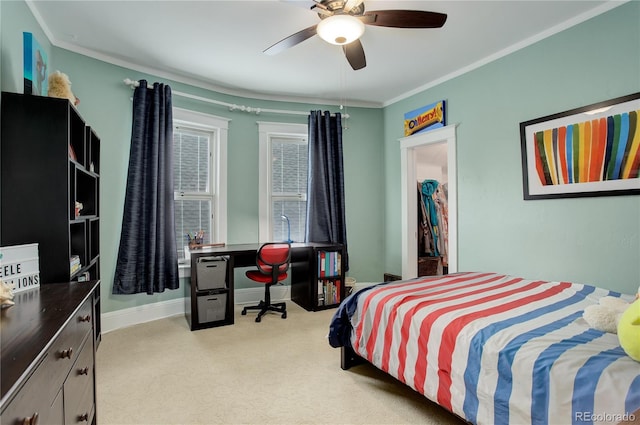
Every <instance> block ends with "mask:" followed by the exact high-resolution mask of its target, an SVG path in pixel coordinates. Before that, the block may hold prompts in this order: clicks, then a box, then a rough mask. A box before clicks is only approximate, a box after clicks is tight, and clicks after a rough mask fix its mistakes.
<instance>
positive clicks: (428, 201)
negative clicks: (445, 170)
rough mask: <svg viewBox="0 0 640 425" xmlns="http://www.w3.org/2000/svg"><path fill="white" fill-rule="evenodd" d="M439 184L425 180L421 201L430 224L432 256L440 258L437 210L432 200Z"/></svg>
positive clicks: (435, 181)
mask: <svg viewBox="0 0 640 425" xmlns="http://www.w3.org/2000/svg"><path fill="white" fill-rule="evenodd" d="M438 186H439V183H438V181H437V180H430V179H427V180H425V181H423V182H422V199H423V202H424V206H425V209H426V210H427V216H428V217H429V222H430V224H431V237H432V240H433V248H434V249H433V255H434V256H436V257H438V256H440V250H439V249H438V239H439V238H440V229H439V222H438V210H437V204H436V202H435V200H434V197H433V195H434V193H435V192H436V190H437V189H438Z"/></svg>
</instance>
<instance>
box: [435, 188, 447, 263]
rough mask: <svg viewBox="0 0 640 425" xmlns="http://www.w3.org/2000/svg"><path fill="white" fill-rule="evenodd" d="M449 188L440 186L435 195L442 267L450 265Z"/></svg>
mask: <svg viewBox="0 0 640 425" xmlns="http://www.w3.org/2000/svg"><path fill="white" fill-rule="evenodd" d="M447 193H448V190H447V187H446V184H445V185H439V186H438V188H437V189H436V191H435V192H434V194H433V200H434V202H435V204H436V211H437V214H438V223H439V226H438V230H439V235H438V236H439V238H438V252H439V253H440V256H441V257H442V265H443V266H448V265H449V205H448V201H447Z"/></svg>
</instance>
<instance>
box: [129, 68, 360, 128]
mask: <svg viewBox="0 0 640 425" xmlns="http://www.w3.org/2000/svg"><path fill="white" fill-rule="evenodd" d="M124 83H125V84H126V85H127V86H129V87H131V88H132V89H133V88H135V87H138V86H139V85H140V83H139V82H138V81H135V80H131V79H129V78H125V80H124ZM147 88H149V89H153V85H152V86H151V87H149V86H147ZM171 94H173V95H175V96H180V97H186V98H188V99H193V100H199V101H201V102H207V103H213V104H214V105H220V106H226V107H227V108H229V110H230V111H242V112H248V113H252V112H253V113H255V114H256V115H259V114H260V113H261V112H267V113H272V114H286V115H304V116H309V112H303V111H288V110H284V109H265V108H255V107H253V106H245V105H236V104H235V103H227V102H222V101H220V100H215V99H209V98H206V97H202V96H196V95H194V94H189V93H183V92H179V91H174V90H171ZM332 115H333V114H332ZM342 116H343V117H344V118H345V119H347V118H349V114H343V115H342Z"/></svg>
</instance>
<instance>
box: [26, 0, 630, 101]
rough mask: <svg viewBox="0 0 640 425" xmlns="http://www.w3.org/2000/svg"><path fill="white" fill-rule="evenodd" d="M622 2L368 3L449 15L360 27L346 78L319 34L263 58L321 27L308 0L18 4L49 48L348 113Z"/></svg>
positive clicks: (342, 63) (338, 57)
mask: <svg viewBox="0 0 640 425" xmlns="http://www.w3.org/2000/svg"><path fill="white" fill-rule="evenodd" d="M622 3H624V1H617V0H616V1H604V0H588V1H581V0H570V1H523V0H511V1H452V0H449V1H377V0H366V1H365V7H366V10H369V11H373V10H382V9H411V10H428V11H434V12H440V13H446V14H447V15H448V19H447V22H446V24H445V25H444V27H443V28H440V29H396V28H383V27H374V26H367V27H366V31H365V33H364V35H363V36H362V38H361V41H362V44H363V46H364V50H365V53H366V58H367V66H366V68H364V69H362V70H359V71H353V70H352V69H351V68H350V67H349V65H348V63H347V61H346V59H345V58H344V55H343V53H342V50H341V48H340V47H338V46H333V45H330V44H327V43H326V42H324V41H322V40H321V39H320V38H319V37H318V36H314V37H312V38H311V39H308V40H306V41H304V42H302V43H300V44H298V45H296V46H294V47H292V48H290V49H288V50H286V51H284V52H281V53H279V54H277V55H274V56H269V55H266V54H263V53H262V51H263V50H264V49H266V48H267V47H269V46H271V45H272V44H274V43H275V42H277V41H279V40H281V39H283V38H285V37H287V36H289V35H290V34H292V33H294V32H297V31H299V30H302V29H304V28H306V27H309V26H312V25H315V24H317V23H318V22H319V20H320V19H319V18H318V15H317V14H316V13H315V12H313V11H311V10H308V9H307V8H306V6H308V5H309V4H310V2H309V1H292V0H289V1H284V0H281V1H277V0H262V1H238V0H236V1H135V0H129V1H96V0H83V1H32V0H27V4H28V5H29V7H30V8H31V10H32V11H33V13H34V15H35V16H36V19H38V21H39V22H40V24H41V25H42V26H43V29H44V31H45V33H46V34H47V36H48V37H49V38H50V40H51V42H52V43H53V44H54V45H56V46H58V47H62V48H65V49H68V50H71V51H75V52H78V53H81V54H84V55H87V56H91V57H95V58H98V59H100V60H104V61H107V62H110V63H114V64H117V65H122V66H125V67H127V68H130V69H134V70H139V71H143V72H149V73H153V74H155V75H158V76H160V77H163V78H170V79H173V80H176V81H180V82H185V83H190V84H194V85H197V86H201V87H204V88H209V89H213V90H217V91H219V92H222V93H229V94H236V95H240V96H245V95H246V96H249V97H253V98H261V99H274V100H299V101H321V102H323V103H335V104H345V105H349V106H383V105H387V104H390V103H392V102H394V101H397V100H399V99H402V98H404V97H406V96H408V95H410V94H413V93H416V92H418V91H421V90H423V89H425V88H427V87H429V86H431V85H434V84H436V83H438V82H441V81H444V80H446V79H448V78H451V77H452V76H455V75H459V74H460V73H463V72H465V71H468V70H470V69H473V68H475V67H477V66H479V65H482V64H484V63H487V62H489V61H491V60H493V59H496V58H499V57H501V56H503V55H505V54H507V53H510V52H512V51H514V50H517V49H518V48H521V47H524V46H526V45H529V44H531V43H533V42H535V41H537V40H540V39H542V38H544V37H547V36H549V35H552V34H555V33H556V32H558V31H560V30H563V29H565V28H568V27H570V26H572V25H575V24H577V23H579V22H582V21H584V20H586V19H589V18H591V17H593V16H596V15H598V14H600V13H603V12H604V11H607V10H610V9H612V8H613V7H615V6H618V5H620V4H622ZM58 65H59V66H63V65H61V64H58ZM61 70H62V71H63V72H64V71H65V70H64V69H61ZM131 77H132V78H135V75H132V76H131ZM71 79H72V81H73V76H72V75H71Z"/></svg>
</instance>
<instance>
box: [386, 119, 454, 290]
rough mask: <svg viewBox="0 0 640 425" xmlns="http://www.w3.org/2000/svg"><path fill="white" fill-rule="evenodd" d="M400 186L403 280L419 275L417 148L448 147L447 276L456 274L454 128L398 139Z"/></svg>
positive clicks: (449, 127)
mask: <svg viewBox="0 0 640 425" xmlns="http://www.w3.org/2000/svg"><path fill="white" fill-rule="evenodd" d="M399 142H400V184H401V186H402V188H401V195H400V199H401V204H402V205H401V216H402V226H401V232H402V278H403V279H411V278H414V277H417V276H418V224H417V223H418V209H417V207H416V206H417V205H418V195H417V191H416V183H417V181H418V177H417V171H416V168H417V167H416V148H419V147H423V146H426V145H431V144H437V143H446V144H447V166H448V181H449V198H448V206H449V217H448V218H449V220H448V224H449V252H448V255H449V273H454V272H457V271H458V178H457V170H456V164H457V158H456V126H455V125H448V126H446V127H442V128H438V129H436V130H431V131H426V132H424V133H418V134H414V135H412V136H408V137H404V138H402V139H399Z"/></svg>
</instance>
